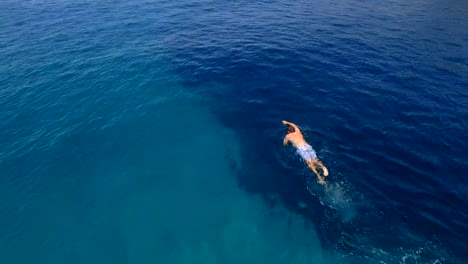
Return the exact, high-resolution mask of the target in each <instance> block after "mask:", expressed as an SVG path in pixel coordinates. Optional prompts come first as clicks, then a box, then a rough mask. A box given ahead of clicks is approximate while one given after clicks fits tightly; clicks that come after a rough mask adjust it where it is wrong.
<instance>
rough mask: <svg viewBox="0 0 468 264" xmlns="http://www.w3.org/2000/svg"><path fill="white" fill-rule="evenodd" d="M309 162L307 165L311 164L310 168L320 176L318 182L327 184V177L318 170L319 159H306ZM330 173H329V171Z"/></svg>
mask: <svg viewBox="0 0 468 264" xmlns="http://www.w3.org/2000/svg"><path fill="white" fill-rule="evenodd" d="M306 163H307V166H309V168H310V169H311V170H312V171H313V172H314V174H315V175H317V178H318V182H319V183H320V184H322V185H323V184H325V179H324V178H323V177H322V176H321V175H320V174H319V173H318V171H317V166H316V165H317V161H316V160H307V161H306ZM327 175H328V173H327Z"/></svg>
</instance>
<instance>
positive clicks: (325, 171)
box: [323, 167, 328, 177]
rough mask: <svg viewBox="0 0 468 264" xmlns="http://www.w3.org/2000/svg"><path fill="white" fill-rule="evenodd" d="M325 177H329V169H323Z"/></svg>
mask: <svg viewBox="0 0 468 264" xmlns="http://www.w3.org/2000/svg"><path fill="white" fill-rule="evenodd" d="M323 176H325V177H327V176H328V169H327V168H325V167H323Z"/></svg>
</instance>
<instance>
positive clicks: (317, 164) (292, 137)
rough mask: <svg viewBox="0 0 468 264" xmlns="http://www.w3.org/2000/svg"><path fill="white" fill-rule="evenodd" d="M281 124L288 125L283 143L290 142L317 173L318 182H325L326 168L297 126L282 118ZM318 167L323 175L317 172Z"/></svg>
mask: <svg viewBox="0 0 468 264" xmlns="http://www.w3.org/2000/svg"><path fill="white" fill-rule="evenodd" d="M283 124H284V125H286V126H287V127H288V134H287V135H286V136H285V137H284V140H283V145H284V146H286V145H287V144H288V142H291V143H292V144H293V146H294V147H295V148H296V149H297V153H298V154H299V155H300V156H301V157H302V158H303V159H304V161H305V162H306V164H307V166H308V167H309V168H310V169H311V170H312V171H313V172H314V173H315V175H317V177H318V182H319V183H320V184H322V185H323V184H325V178H324V177H323V176H325V177H327V176H328V169H327V168H326V167H325V166H324V165H323V163H322V162H321V161H320V160H318V158H317V154H316V153H315V150H314V149H313V148H312V146H310V145H309V144H308V143H307V142H306V141H305V140H304V136H303V135H302V133H301V130H300V129H299V127H297V126H296V125H295V124H293V123H291V122H288V121H284V120H283ZM319 168H320V169H322V171H323V176H322V175H320V174H319V173H318V169H319Z"/></svg>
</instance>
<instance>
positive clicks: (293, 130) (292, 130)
mask: <svg viewBox="0 0 468 264" xmlns="http://www.w3.org/2000/svg"><path fill="white" fill-rule="evenodd" d="M294 132H296V130H295V129H294V127H292V126H290V125H288V134H289V133H294Z"/></svg>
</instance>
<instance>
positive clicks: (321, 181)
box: [318, 178, 326, 185]
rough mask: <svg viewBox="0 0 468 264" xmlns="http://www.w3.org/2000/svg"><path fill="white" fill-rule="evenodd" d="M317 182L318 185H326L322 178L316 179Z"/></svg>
mask: <svg viewBox="0 0 468 264" xmlns="http://www.w3.org/2000/svg"><path fill="white" fill-rule="evenodd" d="M318 182H319V183H320V184H322V185H325V184H326V182H325V180H324V179H323V178H319V179H318Z"/></svg>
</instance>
